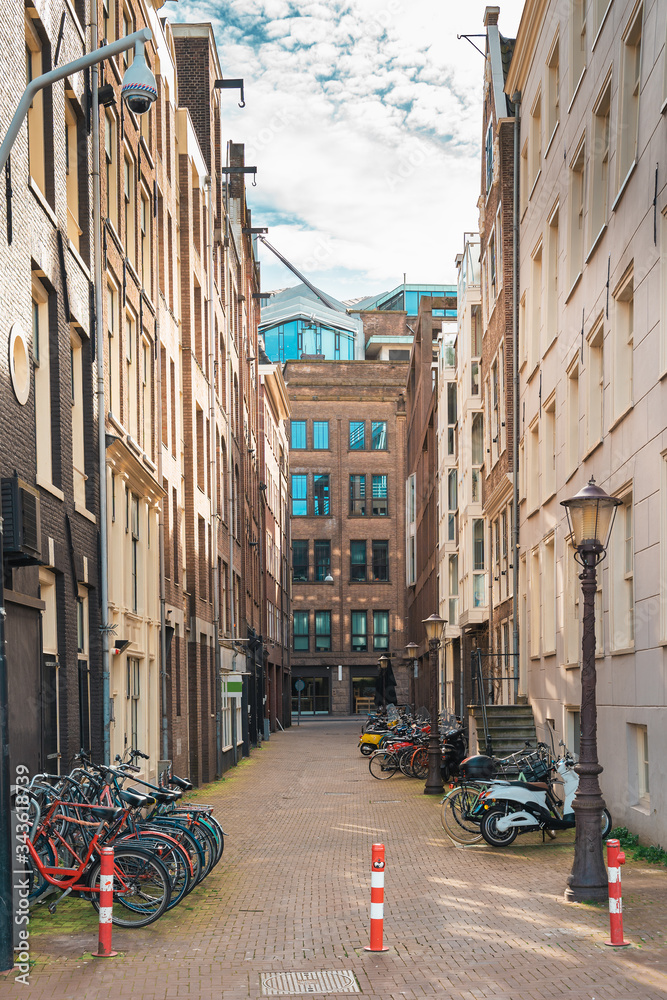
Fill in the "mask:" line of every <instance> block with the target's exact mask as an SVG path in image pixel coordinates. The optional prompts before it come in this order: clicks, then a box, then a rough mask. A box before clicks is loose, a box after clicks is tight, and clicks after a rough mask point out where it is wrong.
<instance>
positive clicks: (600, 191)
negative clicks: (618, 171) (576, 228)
mask: <svg viewBox="0 0 667 1000" xmlns="http://www.w3.org/2000/svg"><path fill="white" fill-rule="evenodd" d="M610 110H611V80H608V81H607V85H606V86H605V88H604V91H603V92H602V95H601V97H600V98H599V100H598V102H597V104H596V105H595V107H594V108H593V145H592V148H591V170H592V176H591V225H590V245H591V247H592V246H594V244H595V242H596V241H597V238H598V236H599V235H600V233H601V232H602V230H603V228H604V227H605V226H606V224H607V198H608V191H609V136H610V128H609V121H610V117H609V116H610Z"/></svg>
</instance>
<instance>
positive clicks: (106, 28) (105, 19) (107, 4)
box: [102, 0, 117, 42]
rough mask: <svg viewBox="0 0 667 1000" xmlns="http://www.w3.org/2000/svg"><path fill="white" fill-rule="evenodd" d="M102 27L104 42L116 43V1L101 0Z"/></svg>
mask: <svg viewBox="0 0 667 1000" xmlns="http://www.w3.org/2000/svg"><path fill="white" fill-rule="evenodd" d="M102 25H103V29H102V30H103V34H104V40H105V41H106V42H115V41H116V37H117V35H116V0H102Z"/></svg>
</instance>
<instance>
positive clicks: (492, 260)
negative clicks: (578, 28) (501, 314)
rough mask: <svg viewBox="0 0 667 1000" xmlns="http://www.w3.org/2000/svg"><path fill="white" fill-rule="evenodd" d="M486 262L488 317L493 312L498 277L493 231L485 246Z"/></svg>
mask: <svg viewBox="0 0 667 1000" xmlns="http://www.w3.org/2000/svg"><path fill="white" fill-rule="evenodd" d="M486 260H487V264H488V268H489V278H488V282H487V287H488V289H489V315H490V314H491V312H492V310H493V306H494V305H495V301H496V297H497V295H498V276H497V274H496V234H495V230H493V229H492V230H491V236H490V237H489V243H488V246H487V253H486Z"/></svg>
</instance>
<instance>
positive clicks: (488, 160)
mask: <svg viewBox="0 0 667 1000" xmlns="http://www.w3.org/2000/svg"><path fill="white" fill-rule="evenodd" d="M484 163H485V166H486V193H487V195H488V193H489V191H490V190H491V186H492V184H493V119H491V120H490V121H489V124H488V126H487V129H486V139H485V140H484Z"/></svg>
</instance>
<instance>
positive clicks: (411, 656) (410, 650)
mask: <svg viewBox="0 0 667 1000" xmlns="http://www.w3.org/2000/svg"><path fill="white" fill-rule="evenodd" d="M418 650H419V646H418V645H417V643H416V642H409V643H408V644H407V645H406V647H405V655H406V657H407V658H408V660H409V661H410V662H411V663H412V673H411V674H410V691H411V692H412V698H411V699H410V700H411V702H412V711H413V712H416V710H417V706H416V697H415V677H416V676H417V651H418Z"/></svg>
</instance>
